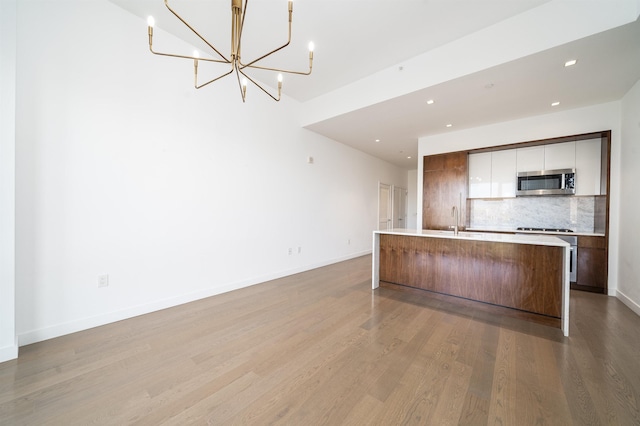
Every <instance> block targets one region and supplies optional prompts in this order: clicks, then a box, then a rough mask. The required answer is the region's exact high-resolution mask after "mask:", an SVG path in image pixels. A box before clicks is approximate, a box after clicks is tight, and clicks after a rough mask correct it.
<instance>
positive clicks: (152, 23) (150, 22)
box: [147, 16, 156, 27]
mask: <svg viewBox="0 0 640 426" xmlns="http://www.w3.org/2000/svg"><path fill="white" fill-rule="evenodd" d="M155 24H156V20H155V19H153V16H149V17H148V18H147V25H148V26H150V27H153V26H154V25H155Z"/></svg>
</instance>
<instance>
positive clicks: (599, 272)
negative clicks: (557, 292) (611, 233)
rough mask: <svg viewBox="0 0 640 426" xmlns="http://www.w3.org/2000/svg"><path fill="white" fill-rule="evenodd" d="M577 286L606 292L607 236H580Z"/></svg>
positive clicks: (581, 288)
mask: <svg viewBox="0 0 640 426" xmlns="http://www.w3.org/2000/svg"><path fill="white" fill-rule="evenodd" d="M575 288H576V289H578V290H587V291H593V292H596V293H606V289H607V245H606V239H605V237H588V236H578V271H577V279H576V285H575Z"/></svg>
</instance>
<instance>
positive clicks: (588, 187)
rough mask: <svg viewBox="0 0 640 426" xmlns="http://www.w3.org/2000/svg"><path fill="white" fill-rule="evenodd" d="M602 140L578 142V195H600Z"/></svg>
mask: <svg viewBox="0 0 640 426" xmlns="http://www.w3.org/2000/svg"><path fill="white" fill-rule="evenodd" d="M601 146H602V141H601V140H600V139H588V140H584V141H578V142H576V195H600V193H601V192H600V173H601V152H600V151H601Z"/></svg>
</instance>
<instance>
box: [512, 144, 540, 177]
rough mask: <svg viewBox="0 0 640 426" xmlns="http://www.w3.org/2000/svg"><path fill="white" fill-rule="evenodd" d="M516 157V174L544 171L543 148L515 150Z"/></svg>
mask: <svg viewBox="0 0 640 426" xmlns="http://www.w3.org/2000/svg"><path fill="white" fill-rule="evenodd" d="M516 157H517V158H516V170H517V171H518V172H533V171H537V170H544V146H530V147H527V148H517V149H516Z"/></svg>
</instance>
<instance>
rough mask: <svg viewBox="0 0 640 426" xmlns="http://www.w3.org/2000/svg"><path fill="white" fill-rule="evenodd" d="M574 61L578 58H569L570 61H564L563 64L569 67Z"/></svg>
mask: <svg viewBox="0 0 640 426" xmlns="http://www.w3.org/2000/svg"><path fill="white" fill-rule="evenodd" d="M576 62H578V60H577V59H572V60H570V61H567V62H565V63H564V66H565V67H570V66H571V65H575V64H576Z"/></svg>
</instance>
